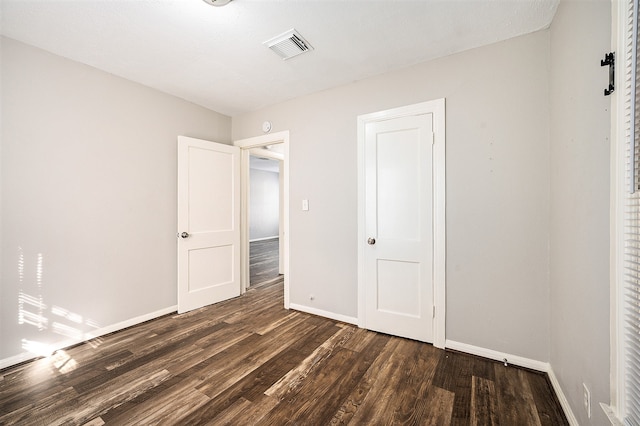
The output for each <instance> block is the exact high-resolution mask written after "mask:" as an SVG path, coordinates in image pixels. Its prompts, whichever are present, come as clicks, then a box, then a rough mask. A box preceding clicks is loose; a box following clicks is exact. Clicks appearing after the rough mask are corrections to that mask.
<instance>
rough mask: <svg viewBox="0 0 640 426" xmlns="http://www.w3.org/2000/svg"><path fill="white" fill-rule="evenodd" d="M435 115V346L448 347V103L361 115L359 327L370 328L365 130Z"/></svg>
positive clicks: (359, 151)
mask: <svg viewBox="0 0 640 426" xmlns="http://www.w3.org/2000/svg"><path fill="white" fill-rule="evenodd" d="M419 114H433V192H432V197H433V304H434V313H433V346H435V347H437V348H444V347H445V318H446V299H445V293H446V292H445V290H446V269H445V268H446V229H445V100H444V98H442V99H436V100H433V101H427V102H421V103H418V104H413V105H407V106H403V107H399V108H393V109H388V110H384V111H378V112H374V113H370V114H364V115H359V116H358V326H359V327H361V328H366V317H365V312H366V311H365V306H366V305H365V303H366V297H365V292H366V282H365V250H366V247H367V244H366V240H367V235H366V228H365V218H366V209H365V128H366V125H367V123H372V122H377V121H384V120H390V119H394V118H400V117H406V116H412V115H419Z"/></svg>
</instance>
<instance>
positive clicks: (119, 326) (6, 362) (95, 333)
mask: <svg viewBox="0 0 640 426" xmlns="http://www.w3.org/2000/svg"><path fill="white" fill-rule="evenodd" d="M177 310H178V305H174V306H169V307H168V308H164V309H160V310H157V311H155V312H151V313H148V314H144V315H140V316H138V317H135V318H131V319H128V320H125V321H121V322H118V323H116V324H112V325H110V326H107V327H102V328H98V329H96V330H92V331H91V332H87V333H85V334H84V336H83V338H82V339H66V340H63V341H60V342H57V343H53V344H51V345H49V347H48V348H47V351H48V352H50V354H53V353H54V352H55V351H58V350H60V349H64V348H68V347H69V346H73V345H77V344H79V343H83V342H86V341H88V340H91V339H95V338H96V337H100V336H104V335H106V334H110V333H114V332H116V331H121V330H124V329H125V328H129V327H132V326H134V325H138V324H142V323H143V322H146V321H149V320H152V319H155V318H158V317H161V316H164V315H167V314H172V313H175V312H177ZM41 356H42V354H33V353H30V352H23V353H21V354H19V355H15V356H12V357H9V358H5V359H2V360H0V369H3V368H7V367H11V366H13V365H16V364H20V363H21V362H25V361H30V360H33V359H36V358H40V357H41Z"/></svg>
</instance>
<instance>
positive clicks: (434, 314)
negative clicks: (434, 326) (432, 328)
mask: <svg viewBox="0 0 640 426" xmlns="http://www.w3.org/2000/svg"><path fill="white" fill-rule="evenodd" d="M435 317H436V305H433V316H432V317H431V318H435Z"/></svg>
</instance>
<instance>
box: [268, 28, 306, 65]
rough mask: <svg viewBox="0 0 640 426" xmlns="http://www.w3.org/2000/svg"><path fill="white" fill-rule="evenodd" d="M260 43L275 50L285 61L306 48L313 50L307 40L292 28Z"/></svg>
mask: <svg viewBox="0 0 640 426" xmlns="http://www.w3.org/2000/svg"><path fill="white" fill-rule="evenodd" d="M262 44H264V45H265V46H267V47H268V48H269V49H271V50H273V51H274V52H276V53H277V54H278V56H280V57H281V58H282V59H284V60H285V61H286V60H287V59H289V58H293V57H294V56H298V55H299V54H301V53H304V52H306V51H307V50H313V47H311V45H310V44H309V42H308V41H307V40H305V39H304V38H303V37H302V36H301V35H300V33H298V32H297V31H296V30H295V29H293V28H292V29H290V30H289V31H287V32H285V33H282V34H280V35H279V36H276V37H274V38H272V39H271V40H267V41H265V42H264V43H262Z"/></svg>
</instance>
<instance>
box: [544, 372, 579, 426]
mask: <svg viewBox="0 0 640 426" xmlns="http://www.w3.org/2000/svg"><path fill="white" fill-rule="evenodd" d="M547 374H548V375H549V381H550V382H551V386H553V390H554V391H555V392H556V396H557V397H558V401H560V406H561V407H562V411H564V415H565V416H566V417H567V421H568V422H569V424H570V425H571V426H580V424H579V423H578V420H577V419H576V416H575V415H574V414H573V410H571V405H570V404H569V400H568V399H567V397H566V396H565V394H564V391H563V390H562V387H561V386H560V382H559V381H558V378H557V377H556V374H555V373H554V372H553V368H551V366H549V370H548V371H547Z"/></svg>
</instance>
